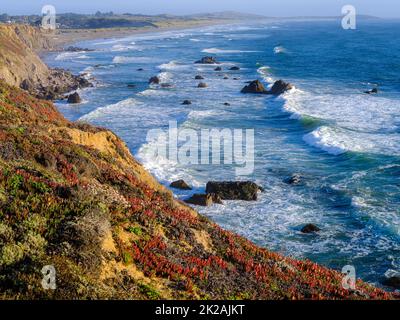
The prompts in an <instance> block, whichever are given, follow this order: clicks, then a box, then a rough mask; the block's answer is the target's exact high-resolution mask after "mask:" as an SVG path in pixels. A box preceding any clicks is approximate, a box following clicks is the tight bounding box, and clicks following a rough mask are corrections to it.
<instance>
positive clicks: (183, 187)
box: [170, 180, 192, 190]
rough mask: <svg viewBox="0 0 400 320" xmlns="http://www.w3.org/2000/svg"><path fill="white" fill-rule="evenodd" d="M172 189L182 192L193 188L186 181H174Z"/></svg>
mask: <svg viewBox="0 0 400 320" xmlns="http://www.w3.org/2000/svg"><path fill="white" fill-rule="evenodd" d="M170 187H171V188H174V189H180V190H192V187H190V186H189V185H188V184H187V183H186V182H185V181H184V180H177V181H174V182H172V183H171V184H170Z"/></svg>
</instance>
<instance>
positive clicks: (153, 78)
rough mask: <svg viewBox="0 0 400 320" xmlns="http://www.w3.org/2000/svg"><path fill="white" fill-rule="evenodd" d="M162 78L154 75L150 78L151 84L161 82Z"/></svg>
mask: <svg viewBox="0 0 400 320" xmlns="http://www.w3.org/2000/svg"><path fill="white" fill-rule="evenodd" d="M160 82H161V80H160V78H159V77H157V76H154V77H151V78H150V79H149V84H160Z"/></svg>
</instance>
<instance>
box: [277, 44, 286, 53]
mask: <svg viewBox="0 0 400 320" xmlns="http://www.w3.org/2000/svg"><path fill="white" fill-rule="evenodd" d="M286 52H287V50H286V48H284V47H282V46H277V47H275V48H274V53H275V54H282V53H286Z"/></svg>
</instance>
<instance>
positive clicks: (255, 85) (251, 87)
mask: <svg viewBox="0 0 400 320" xmlns="http://www.w3.org/2000/svg"><path fill="white" fill-rule="evenodd" d="M241 92H242V93H262V94H266V93H267V90H266V89H265V87H264V85H263V84H262V83H261V82H260V81H259V80H254V81H251V82H250V83H249V84H248V85H247V86H245V87H244V88H243V89H242V91H241Z"/></svg>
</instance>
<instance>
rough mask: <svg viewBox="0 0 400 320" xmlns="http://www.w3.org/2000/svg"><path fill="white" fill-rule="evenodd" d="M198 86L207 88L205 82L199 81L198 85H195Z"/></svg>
mask: <svg viewBox="0 0 400 320" xmlns="http://www.w3.org/2000/svg"><path fill="white" fill-rule="evenodd" d="M197 87H198V88H207V87H208V85H207V83H205V82H200V83H199V85H198V86H197Z"/></svg>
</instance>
